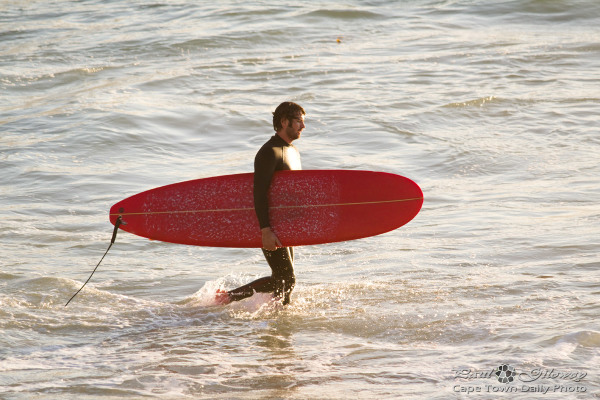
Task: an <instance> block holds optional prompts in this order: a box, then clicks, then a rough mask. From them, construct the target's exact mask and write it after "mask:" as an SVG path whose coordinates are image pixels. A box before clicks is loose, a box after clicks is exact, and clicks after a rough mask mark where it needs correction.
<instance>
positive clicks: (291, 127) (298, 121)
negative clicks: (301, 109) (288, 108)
mask: <svg viewBox="0 0 600 400" xmlns="http://www.w3.org/2000/svg"><path fill="white" fill-rule="evenodd" d="M282 127H283V132H284V134H285V135H286V136H287V137H288V139H289V140H290V142H292V141H294V140H296V139H298V138H300V135H301V134H302V131H303V130H304V128H305V127H306V126H305V125H304V115H302V114H301V113H298V114H296V116H295V117H294V118H292V119H291V120H288V119H284V120H283V121H282Z"/></svg>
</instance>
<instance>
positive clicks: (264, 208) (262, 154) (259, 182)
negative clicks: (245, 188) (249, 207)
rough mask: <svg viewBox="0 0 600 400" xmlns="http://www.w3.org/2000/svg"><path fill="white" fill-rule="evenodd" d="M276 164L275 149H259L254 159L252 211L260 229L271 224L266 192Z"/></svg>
mask: <svg viewBox="0 0 600 400" xmlns="http://www.w3.org/2000/svg"><path fill="white" fill-rule="evenodd" d="M276 166H277V160H276V157H275V149H273V148H272V147H264V148H262V149H260V151H259V152H258V153H257V154H256V158H255V159H254V211H256V216H257V218H258V223H259V225H260V229H262V228H266V227H268V226H271V224H270V222H269V198H268V193H269V186H270V185H271V179H272V178H273V174H274V173H275V168H276Z"/></svg>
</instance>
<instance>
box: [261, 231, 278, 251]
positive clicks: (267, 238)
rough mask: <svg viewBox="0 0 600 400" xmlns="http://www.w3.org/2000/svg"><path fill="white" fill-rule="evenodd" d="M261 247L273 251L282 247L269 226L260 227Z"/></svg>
mask: <svg viewBox="0 0 600 400" xmlns="http://www.w3.org/2000/svg"><path fill="white" fill-rule="evenodd" d="M260 231H261V233H262V247H263V249H265V250H270V251H275V250H277V248H278V247H283V245H282V244H281V242H280V241H279V239H278V238H277V236H276V235H275V233H274V232H273V231H272V230H271V228H270V227H266V228H262V229H261V230H260Z"/></svg>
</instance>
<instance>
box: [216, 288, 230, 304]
mask: <svg viewBox="0 0 600 400" xmlns="http://www.w3.org/2000/svg"><path fill="white" fill-rule="evenodd" d="M215 302H216V303H217V304H218V305H221V306H224V305H225V304H229V303H231V299H230V298H229V293H227V292H226V291H225V290H223V289H217V293H216V294H215Z"/></svg>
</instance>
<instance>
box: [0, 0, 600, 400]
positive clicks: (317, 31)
mask: <svg viewBox="0 0 600 400" xmlns="http://www.w3.org/2000/svg"><path fill="white" fill-rule="evenodd" d="M599 26H600V2H599V1H597V0H514V1H487V0H446V1H441V0H404V1H383V0H373V1H359V0H347V1H343V2H342V1H305V2H294V3H288V4H284V3H283V2H275V1H258V0H251V1H234V0H225V1H183V0H164V1H160V0H157V1H141V0H132V1H104V0H89V1H66V0H53V1H52V0H50V1H46V0H45V1H41V0H31V1H10V0H0V174H1V179H0V243H1V244H0V398H2V399H84V400H85V399H397V398H407V399H448V398H469V399H476V398H479V399H484V398H485V399H489V398H507V399H508V398H510V399H513V398H522V399H540V398H541V399H564V398H573V399H589V398H600V372H599V369H598V365H599V364H600V305H599V301H598V300H599V296H600V284H599V282H600V279H599V278H600V274H599V270H600V256H599V250H600V204H599V203H600V167H599V161H598V160H600V117H599V116H600V28H599ZM285 100H292V101H296V102H298V103H300V104H301V105H302V106H303V107H304V108H305V109H306V111H307V116H306V126H307V128H306V130H305V131H304V132H303V134H302V138H301V139H299V140H298V141H297V142H295V144H296V146H297V147H298V149H299V151H300V153H301V154H302V162H303V167H304V168H305V169H338V168H343V169H357V170H375V171H385V172H391V173H396V174H400V175H403V176H406V177H409V178H411V179H412V180H414V181H415V182H417V183H418V184H419V185H420V186H421V188H422V189H423V192H424V196H425V202H424V205H423V209H422V210H421V212H420V213H419V215H418V216H417V217H416V218H415V219H414V220H413V221H411V222H410V223H408V224H407V225H406V226H404V227H402V228H400V229H398V230H395V231H393V232H390V233H387V234H384V235H381V236H375V237H370V238H366V239H361V240H356V241H350V242H343V243H333V244H325V245H318V246H305V247H298V248H296V277H297V286H296V289H295V291H294V293H293V296H292V304H290V305H289V306H287V307H282V306H278V305H277V304H273V303H272V302H271V301H269V300H270V299H269V298H268V296H265V295H256V296H254V297H252V298H250V299H247V300H245V301H243V302H240V303H236V304H232V305H228V306H215V305H213V304H212V300H213V297H214V293H215V291H216V290H217V289H218V288H225V289H229V288H233V287H235V286H237V285H240V284H243V283H246V282H249V281H250V280H252V279H256V278H258V277H261V276H265V275H268V274H269V268H268V266H267V265H266V262H265V261H264V259H263V256H262V253H261V252H260V250H258V249H228V248H208V247H192V246H184V245H175V244H168V243H162V242H156V241H149V240H147V239H144V238H141V237H137V236H134V235H131V234H128V233H126V232H121V233H119V235H118V236H117V240H116V242H115V244H114V245H113V246H112V248H111V250H110V252H109V253H108V255H107V256H106V258H105V259H104V261H103V263H102V264H101V265H100V267H99V268H98V270H97V271H96V273H95V274H94V276H93V278H92V279H91V281H90V283H89V284H88V285H87V286H86V287H85V288H84V289H83V290H82V291H81V293H79V295H78V296H77V297H75V299H73V301H72V302H71V304H69V306H68V307H65V303H66V302H67V300H68V299H69V298H70V297H71V296H72V295H73V294H74V293H75V292H76V291H77V290H78V289H79V288H80V287H81V285H82V284H83V283H84V282H85V281H86V279H87V278H88V277H89V274H90V273H91V272H92V270H93V269H94V267H95V266H96V264H97V263H98V261H99V260H100V258H101V257H102V255H103V254H104V252H105V251H106V249H107V247H108V245H109V242H110V238H111V235H112V228H113V227H112V225H111V224H110V223H109V221H108V210H109V208H110V206H111V205H112V204H114V203H116V202H117V201H119V200H121V199H123V198H125V197H128V196H130V195H133V194H135V193H138V192H140V191H143V190H146V189H150V188H153V187H156V186H161V185H166V184H170V183H174V182H178V181H184V180H189V179H196V178H203V177H209V176H215V175H223V174H233V173H242V172H251V171H252V168H253V159H254V155H255V153H256V151H257V150H258V148H259V147H260V146H261V145H262V144H263V143H264V142H265V141H266V140H267V139H268V138H269V137H270V136H271V135H272V132H273V131H272V126H271V112H272V111H273V110H274V109H275V107H276V106H277V105H278V104H279V103H280V102H282V101H285ZM501 366H506V367H505V368H504V369H505V370H506V371H503V370H502V368H500V370H499V372H502V373H503V375H502V377H504V376H506V377H507V378H508V377H509V375H510V371H512V370H513V369H514V371H515V374H514V376H513V378H514V380H513V381H512V382H510V381H509V382H507V383H504V382H501V381H500V380H499V379H498V377H497V376H496V375H495V373H494V372H495V370H496V369H497V368H498V367H501ZM507 372H508V374H507Z"/></svg>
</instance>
